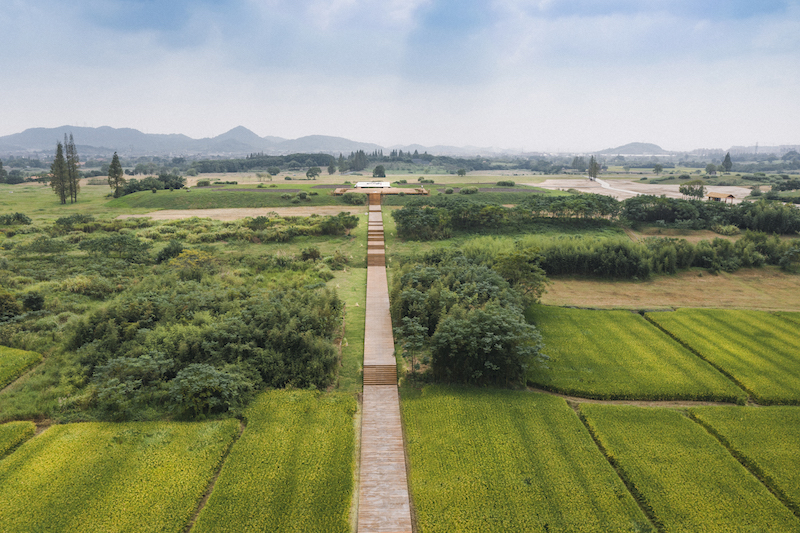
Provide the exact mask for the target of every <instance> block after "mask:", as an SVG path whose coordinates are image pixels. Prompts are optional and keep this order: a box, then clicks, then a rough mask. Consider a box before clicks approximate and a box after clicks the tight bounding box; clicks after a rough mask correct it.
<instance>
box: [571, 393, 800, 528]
mask: <svg viewBox="0 0 800 533" xmlns="http://www.w3.org/2000/svg"><path fill="white" fill-rule="evenodd" d="M580 412H581V415H582V416H583V417H584V418H585V420H586V421H587V424H588V425H589V428H590V429H591V431H592V432H593V433H594V435H595V436H596V438H597V439H598V441H599V442H600V444H601V445H602V446H603V449H604V450H605V452H606V454H607V455H608V457H609V459H610V460H611V461H613V462H614V463H615V464H616V465H617V467H618V469H619V471H620V473H621V475H622V476H623V478H624V479H626V481H627V483H628V484H629V486H634V487H636V490H637V491H638V493H639V495H640V498H642V503H643V504H644V505H645V506H646V507H647V508H649V510H650V511H651V512H652V516H654V517H655V520H656V521H657V523H658V525H659V526H660V529H661V530H662V531H685V532H695V531H731V532H734V531H741V532H745V531H797V530H798V528H800V520H798V519H797V517H795V516H794V515H793V514H792V513H791V512H790V511H789V510H788V509H787V508H786V507H785V506H783V505H782V504H781V503H780V502H779V501H778V500H777V499H776V498H775V497H774V496H773V495H772V494H771V493H770V492H769V491H768V490H767V488H766V487H764V485H762V484H761V483H760V482H759V481H758V480H757V479H756V478H755V477H754V476H753V475H752V474H751V473H750V472H748V471H747V469H745V468H744V467H743V466H742V465H741V464H740V463H739V462H738V461H736V459H734V458H733V457H732V456H731V455H730V453H729V452H728V450H727V449H725V447H724V446H723V445H722V444H720V443H719V441H717V439H715V438H714V437H712V436H711V435H710V434H709V433H708V432H707V431H705V430H704V429H703V428H702V427H701V426H700V425H699V424H696V423H694V422H692V421H691V420H689V419H688V418H687V417H685V416H683V415H682V414H681V413H679V412H677V411H673V410H670V409H646V408H639V407H630V406H612V405H599V404H594V405H590V404H583V405H581V407H580Z"/></svg>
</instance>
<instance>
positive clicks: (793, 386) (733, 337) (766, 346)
mask: <svg viewBox="0 0 800 533" xmlns="http://www.w3.org/2000/svg"><path fill="white" fill-rule="evenodd" d="M647 318H648V320H651V321H652V322H654V323H655V324H657V325H658V326H660V327H662V328H663V329H664V330H666V331H667V332H669V334H670V335H672V336H673V337H674V338H676V339H678V340H679V341H680V342H682V343H684V344H686V345H688V346H691V347H692V349H694V350H696V351H697V353H699V354H700V355H701V356H702V357H703V358H704V359H706V360H707V361H709V362H710V363H711V364H713V365H714V366H716V367H717V368H720V369H722V371H724V372H725V373H727V374H729V375H730V376H732V377H733V379H735V380H736V381H737V382H739V383H740V384H741V385H742V386H743V387H744V388H745V389H746V390H747V391H748V392H749V393H751V394H752V395H753V397H754V398H755V399H756V401H758V402H760V403H764V404H800V355H799V354H800V338H798V326H797V324H794V323H792V322H790V321H787V320H784V319H782V318H780V317H777V316H774V315H771V314H769V313H764V312H761V311H736V310H721V309H679V310H678V311H676V312H674V313H649V314H648V315H647Z"/></svg>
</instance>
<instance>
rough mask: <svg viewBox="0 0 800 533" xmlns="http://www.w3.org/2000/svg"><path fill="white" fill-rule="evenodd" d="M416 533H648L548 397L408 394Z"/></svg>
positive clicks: (572, 420)
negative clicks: (509, 532) (522, 532)
mask: <svg viewBox="0 0 800 533" xmlns="http://www.w3.org/2000/svg"><path fill="white" fill-rule="evenodd" d="M402 407H403V408H402V412H403V421H404V424H405V431H406V442H407V452H408V457H409V461H410V475H409V481H410V486H411V492H412V495H413V499H414V505H415V508H416V517H417V523H418V531H420V532H421V533H429V532H438V531H441V532H448V533H449V532H452V531H481V532H491V531H543V532H544V531H549V532H556V531H562V532H578V531H604V532H606V531H648V530H649V523H648V521H647V519H646V518H645V516H644V514H643V513H642V512H641V510H640V509H639V508H638V507H637V506H636V503H635V501H634V500H633V498H632V497H631V495H630V494H629V493H628V491H627V490H626V489H625V486H624V485H623V484H622V482H621V481H620V480H619V478H618V477H617V476H616V474H615V473H614V471H613V469H612V468H611V467H610V466H609V464H608V463H607V462H606V460H605V459H604V458H603V456H602V455H601V453H600V452H599V451H598V449H597V447H596V446H595V444H594V442H593V441H592V439H591V438H590V436H589V434H588V433H587V431H586V430H585V428H584V427H583V426H582V425H581V423H580V421H579V420H578V418H577V417H576V416H575V413H574V412H573V411H572V410H571V409H570V408H569V407H568V406H567V404H566V402H564V401H563V400H561V399H559V398H555V397H552V396H546V395H540V394H530V393H524V392H514V391H508V390H492V389H482V390H478V389H466V388H465V389H459V388H447V387H434V386H427V387H425V388H424V389H422V390H421V391H419V390H413V389H410V388H404V389H403V390H402Z"/></svg>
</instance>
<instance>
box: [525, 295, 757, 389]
mask: <svg viewBox="0 0 800 533" xmlns="http://www.w3.org/2000/svg"><path fill="white" fill-rule="evenodd" d="M529 320H530V321H531V322H532V323H533V324H534V325H536V327H537V328H538V329H539V331H540V332H541V334H542V339H543V340H544V345H545V348H544V353H545V354H546V355H548V356H549V357H550V360H549V361H546V362H545V363H542V364H540V365H537V366H535V367H533V368H531V369H530V370H529V372H528V382H529V383H530V384H532V385H535V386H539V387H543V388H546V389H550V390H554V391H558V392H562V393H566V394H573V395H578V396H582V397H588V398H601V399H637V400H678V399H681V400H716V401H729V402H735V401H737V400H739V401H742V402H743V401H744V400H745V394H744V392H743V391H742V390H741V389H739V388H738V387H736V386H735V385H734V383H732V382H731V381H730V380H728V379H727V378H725V376H723V375H722V374H720V373H719V372H718V371H717V370H715V369H714V368H713V367H712V366H711V365H709V364H708V363H706V362H705V361H702V360H701V359H700V358H698V357H696V356H695V355H694V354H693V353H691V352H690V351H689V350H687V349H686V348H684V347H682V346H681V345H680V344H678V343H677V342H675V341H674V340H673V339H671V338H670V337H669V336H668V335H665V334H664V333H663V332H661V331H659V330H658V328H655V327H653V326H652V325H651V324H649V323H648V322H647V321H646V320H645V319H644V318H642V317H641V316H640V315H638V314H635V313H631V312H629V311H589V310H584V309H564V308H559V307H547V306H535V307H534V308H532V309H531V312H530V313H529Z"/></svg>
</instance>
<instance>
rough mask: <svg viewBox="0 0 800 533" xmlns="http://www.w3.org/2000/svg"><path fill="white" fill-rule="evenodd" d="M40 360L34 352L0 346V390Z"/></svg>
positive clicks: (40, 357) (38, 355)
mask: <svg viewBox="0 0 800 533" xmlns="http://www.w3.org/2000/svg"><path fill="white" fill-rule="evenodd" d="M41 360H42V356H41V355H40V354H38V353H36V352H28V351H25V350H17V349H16V348H8V347H7V346H0V389H2V388H3V387H5V386H6V385H8V384H9V383H11V382H12V381H14V380H15V379H17V378H18V377H19V376H20V375H21V374H22V373H23V372H25V371H26V370H28V369H29V368H31V367H32V366H34V365H35V364H37V363H38V362H39V361H41Z"/></svg>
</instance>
